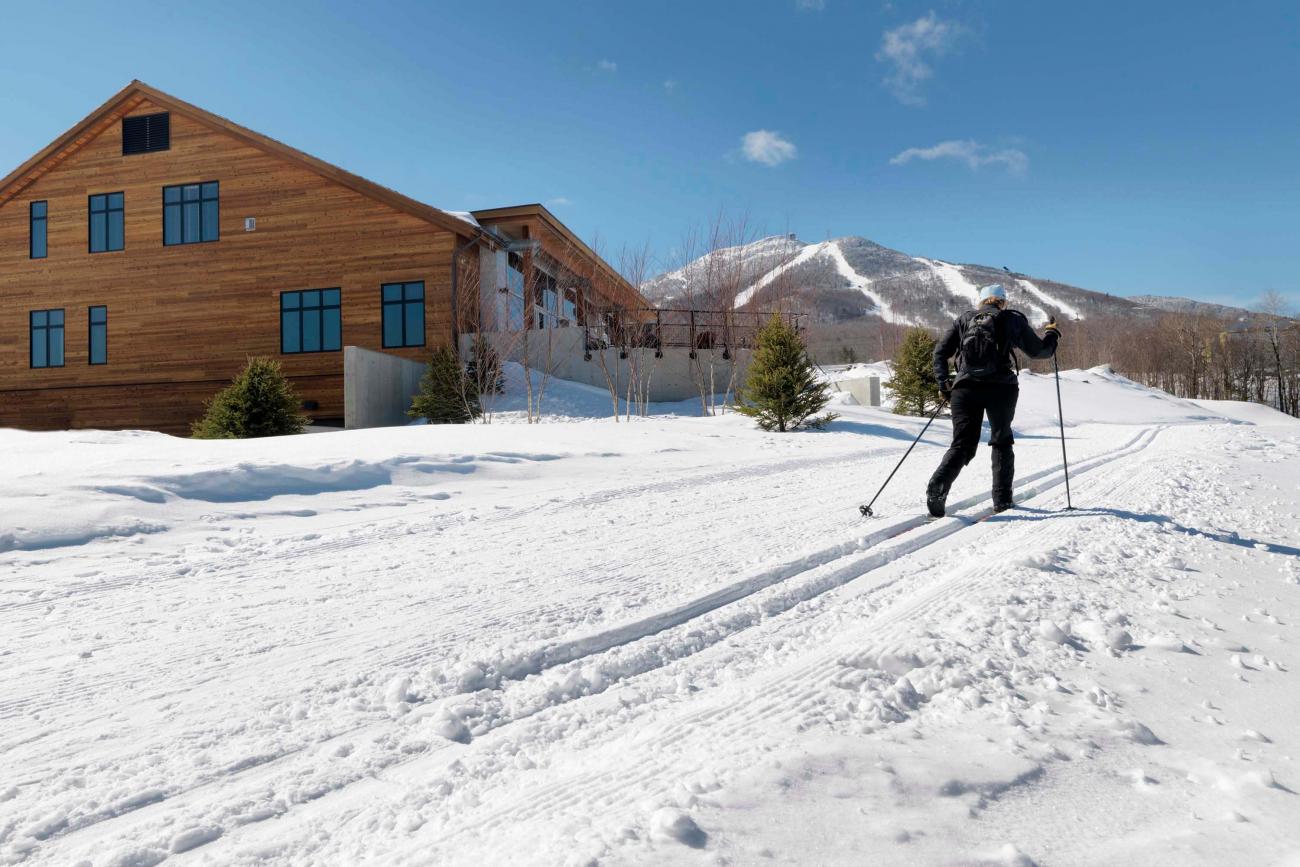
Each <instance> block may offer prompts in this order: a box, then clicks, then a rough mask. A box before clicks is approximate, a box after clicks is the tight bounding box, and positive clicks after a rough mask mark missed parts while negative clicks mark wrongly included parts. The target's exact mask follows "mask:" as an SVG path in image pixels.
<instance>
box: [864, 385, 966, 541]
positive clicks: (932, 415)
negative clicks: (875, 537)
mask: <svg viewBox="0 0 1300 867" xmlns="http://www.w3.org/2000/svg"><path fill="white" fill-rule="evenodd" d="M947 403H948V399H947V398H946V397H945V398H941V399H940V400H939V405H938V406H936V407H935V408H934V412H932V413H930V419H929V421H927V422H926V423H925V427H923V428H921V432H920V433H919V434H917V435H916V439H914V440H912V444H911V445H910V446H908V447H907V451H905V452H903V456H902V457H901V458H899V459H898V463H897V464H896V465H895V466H894V469H893V471H892V472H891V473H890V474H889V478H887V479H885V483H884V484H883V485H881V486H880V490H878V491H876V495H875V496H874V497H872V498H871V502H870V503H867V504H866V505H865V506H858V511H859V512H861V513H862V517H864V518H871V517H874V516H875V513H874V512H872V511H871V507H872V506H874V505H875V504H876V500H878V499H880V495H881V494H883V493H884V492H885V488H887V487H888V486H889V482H890V480H891V479H893V478H894V473H896V472H898V468H899V467H901V466H902V465H903V461H905V460H907V456H908V455H910V454H911V453H912V449H914V448H916V444H917V443H919V442H920V441H921V437H923V436H925V432H926V431H928V430H929V429H930V423H931V422H933V421H934V419H935V417H936V416H937V415H939V410H941V409H943V408H944V406H946V405H947Z"/></svg>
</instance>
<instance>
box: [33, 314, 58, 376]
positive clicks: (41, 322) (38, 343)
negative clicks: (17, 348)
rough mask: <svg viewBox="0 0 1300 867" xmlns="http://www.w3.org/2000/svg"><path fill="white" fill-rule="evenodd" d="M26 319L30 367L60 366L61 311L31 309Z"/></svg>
mask: <svg viewBox="0 0 1300 867" xmlns="http://www.w3.org/2000/svg"><path fill="white" fill-rule="evenodd" d="M28 321H29V324H30V332H31V365H32V367H62V366H63V311H62V310H33V311H32V312H31V314H30V315H29V319H28Z"/></svg>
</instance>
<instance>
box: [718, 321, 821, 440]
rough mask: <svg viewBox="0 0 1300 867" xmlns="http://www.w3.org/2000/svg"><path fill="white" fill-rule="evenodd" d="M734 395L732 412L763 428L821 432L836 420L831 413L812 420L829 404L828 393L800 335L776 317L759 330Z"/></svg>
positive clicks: (783, 430) (782, 430)
mask: <svg viewBox="0 0 1300 867" xmlns="http://www.w3.org/2000/svg"><path fill="white" fill-rule="evenodd" d="M737 396H738V397H739V400H738V401H737V404H736V411H737V412H740V413H743V414H744V415H747V416H750V417H751V418H754V419H757V420H758V426H759V427H761V428H762V429H763V430H777V431H781V432H782V433H784V432H786V431H792V430H796V429H797V428H799V427H804V426H807V427H814V428H820V427H821V426H822V425H824V424H826V422H828V421H831V420H832V419H834V418H835V415H834V414H833V413H827V414H825V415H822V416H815V414H816V413H818V412H820V411H821V409H822V408H823V407H825V406H826V404H827V403H829V402H830V399H831V396H830V389H829V387H828V386H827V384H826V383H825V382H822V381H821V380H820V379H818V378H817V373H816V371H815V370H814V369H813V364H812V362H811V361H810V360H809V359H808V351H807V349H806V348H805V347H804V344H803V341H802V340H800V339H799V335H798V334H797V333H796V332H795V330H794V329H793V328H791V327H790V326H789V325H788V324H787V323H786V321H785V320H784V319H782V318H781V317H780V316H778V315H774V316H772V318H771V319H769V320H768V322H767V324H766V325H764V326H763V327H762V328H761V329H760V330H759V332H758V335H757V337H756V339H755V347H754V357H753V358H752V359H750V362H749V371H748V372H747V373H746V374H745V386H744V388H743V389H741V391H740V393H739V394H738V395H737Z"/></svg>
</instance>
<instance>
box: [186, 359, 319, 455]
mask: <svg viewBox="0 0 1300 867" xmlns="http://www.w3.org/2000/svg"><path fill="white" fill-rule="evenodd" d="M301 406H302V402H301V401H300V400H299V399H298V395H297V394H296V393H295V392H294V390H293V386H292V385H291V384H290V383H289V380H288V379H286V378H285V376H284V372H283V371H282V370H281V369H280V362H278V361H274V360H272V359H270V358H250V359H248V364H246V365H245V366H244V369H243V370H241V371H240V372H239V374H238V375H237V376H236V377H235V378H234V379H233V380H231V382H230V385H228V386H226V387H225V388H223V389H222V390H221V391H219V392H217V394H216V395H215V396H214V397H213V398H212V399H211V400H209V401H208V402H207V405H206V406H205V407H204V412H203V418H201V419H199V420H198V421H196V422H194V424H193V425H191V426H190V435H191V436H193V437H194V438H195V439H208V440H213V439H250V438H252V437H274V436H283V435H285V434H298V433H302V431H303V428H305V427H306V426H307V422H308V421H309V419H308V418H307V417H306V416H303V415H300V414H299V413H298V409H299V407H301Z"/></svg>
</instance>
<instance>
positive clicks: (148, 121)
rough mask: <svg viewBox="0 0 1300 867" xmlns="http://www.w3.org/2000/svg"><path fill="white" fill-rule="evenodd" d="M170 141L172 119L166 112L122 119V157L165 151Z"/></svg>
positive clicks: (170, 143) (169, 145)
mask: <svg viewBox="0 0 1300 867" xmlns="http://www.w3.org/2000/svg"><path fill="white" fill-rule="evenodd" d="M171 139H172V119H171V115H169V114H168V113H167V112H162V113H161V114H145V115H140V116H139V117H124V118H122V156H129V155H131V154H147V153H150V152H152V151H165V150H167V149H168V148H170V147H171V145H172V141H171Z"/></svg>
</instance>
